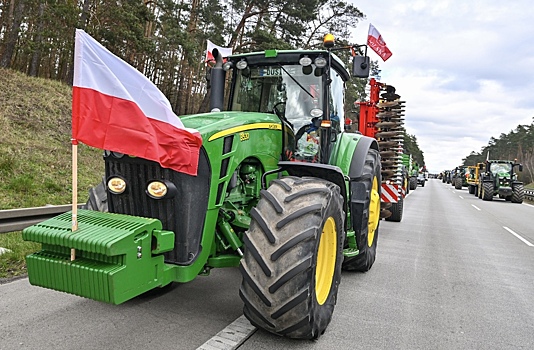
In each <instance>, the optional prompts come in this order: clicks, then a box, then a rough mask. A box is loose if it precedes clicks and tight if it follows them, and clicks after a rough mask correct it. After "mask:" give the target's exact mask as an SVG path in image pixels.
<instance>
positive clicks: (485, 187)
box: [482, 182, 493, 201]
mask: <svg viewBox="0 0 534 350" xmlns="http://www.w3.org/2000/svg"><path fill="white" fill-rule="evenodd" d="M482 199H483V200H485V201H491V200H493V183H491V182H484V183H483V184H482Z"/></svg>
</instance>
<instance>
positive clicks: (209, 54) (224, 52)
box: [205, 40, 232, 63]
mask: <svg viewBox="0 0 534 350" xmlns="http://www.w3.org/2000/svg"><path fill="white" fill-rule="evenodd" d="M213 49H217V50H218V51H219V53H220V54H221V56H222V57H228V56H231V55H232V48H231V47H222V46H218V45H215V44H214V43H212V42H211V41H210V40H208V49H207V50H206V61H205V62H206V63H209V62H215V58H214V57H213Z"/></svg>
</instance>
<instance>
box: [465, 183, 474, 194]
mask: <svg viewBox="0 0 534 350" xmlns="http://www.w3.org/2000/svg"><path fill="white" fill-rule="evenodd" d="M467 188H468V190H469V194H473V193H475V185H469V186H468V187H467Z"/></svg>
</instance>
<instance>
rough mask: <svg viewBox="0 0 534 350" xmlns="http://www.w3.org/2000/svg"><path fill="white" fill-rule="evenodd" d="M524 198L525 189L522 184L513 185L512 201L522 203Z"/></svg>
mask: <svg viewBox="0 0 534 350" xmlns="http://www.w3.org/2000/svg"><path fill="white" fill-rule="evenodd" d="M524 198H525V189H524V188H523V184H516V185H513V188H512V203H523V199H524Z"/></svg>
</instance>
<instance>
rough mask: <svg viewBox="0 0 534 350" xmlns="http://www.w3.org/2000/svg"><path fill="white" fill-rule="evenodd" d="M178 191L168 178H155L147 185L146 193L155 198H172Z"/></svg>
mask: <svg viewBox="0 0 534 350" xmlns="http://www.w3.org/2000/svg"><path fill="white" fill-rule="evenodd" d="M177 193H178V190H177V189H176V186H175V185H174V184H173V183H172V182H170V181H167V180H154V181H151V182H149V183H148V185H147V187H146V194H148V196H149V197H150V198H154V199H163V198H172V197H174V196H175V195H176V194H177Z"/></svg>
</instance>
